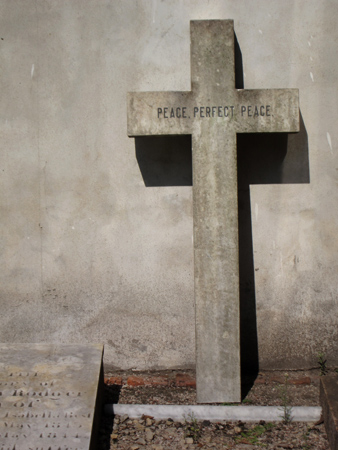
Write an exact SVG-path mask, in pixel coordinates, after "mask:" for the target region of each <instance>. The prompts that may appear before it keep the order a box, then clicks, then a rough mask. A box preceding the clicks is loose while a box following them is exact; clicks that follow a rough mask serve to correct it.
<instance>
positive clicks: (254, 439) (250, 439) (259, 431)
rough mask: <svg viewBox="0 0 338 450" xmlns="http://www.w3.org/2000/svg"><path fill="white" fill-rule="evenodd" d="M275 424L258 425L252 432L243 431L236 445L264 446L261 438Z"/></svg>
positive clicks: (236, 438) (236, 439) (237, 438)
mask: <svg viewBox="0 0 338 450" xmlns="http://www.w3.org/2000/svg"><path fill="white" fill-rule="evenodd" d="M274 426H275V425H274V424H273V423H270V422H269V423H265V424H264V425H256V426H255V427H254V428H251V429H250V430H246V431H242V432H241V434H240V436H237V437H235V441H236V443H242V444H251V445H264V444H262V443H260V442H259V438H260V437H261V436H262V435H263V434H264V433H265V432H266V431H268V430H270V429H271V428H273V427H274Z"/></svg>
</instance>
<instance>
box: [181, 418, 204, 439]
mask: <svg viewBox="0 0 338 450" xmlns="http://www.w3.org/2000/svg"><path fill="white" fill-rule="evenodd" d="M183 419H184V435H185V437H191V438H192V439H193V441H194V442H197V441H198V440H199V438H200V437H201V429H200V426H199V424H198V421H197V419H196V417H195V415H194V413H193V412H191V413H189V414H188V417H187V416H186V415H185V414H184V415H183Z"/></svg>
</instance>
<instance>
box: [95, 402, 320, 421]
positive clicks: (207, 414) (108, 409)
mask: <svg viewBox="0 0 338 450" xmlns="http://www.w3.org/2000/svg"><path fill="white" fill-rule="evenodd" d="M104 412H105V414H107V415H119V416H123V415H124V414H127V415H128V416H129V417H130V418H133V419H138V418H140V417H142V416H143V415H145V416H151V417H153V418H154V419H169V418H171V419H173V420H182V419H183V418H184V416H186V417H188V416H189V414H193V416H194V417H195V418H196V419H198V420H210V421H212V422H215V421H220V420H226V421H230V422H233V421H237V420H241V421H242V422H259V421H261V420H265V421H269V422H281V421H282V420H283V418H282V416H283V408H282V407H281V406H213V405H133V404H130V405H119V404H106V405H105V406H104ZM321 414H322V408H321V407H320V406H294V407H292V410H291V417H292V421H293V422H317V421H318V420H319V419H320V417H321Z"/></svg>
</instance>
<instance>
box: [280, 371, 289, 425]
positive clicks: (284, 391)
mask: <svg viewBox="0 0 338 450" xmlns="http://www.w3.org/2000/svg"><path fill="white" fill-rule="evenodd" d="M279 397H280V399H281V403H282V406H281V407H280V410H281V411H282V413H283V414H282V416H281V418H282V420H283V422H284V423H290V422H291V421H292V406H291V405H290V403H291V401H290V395H289V374H287V373H286V374H285V375H284V383H283V384H281V385H280V386H279Z"/></svg>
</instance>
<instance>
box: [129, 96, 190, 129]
mask: <svg viewBox="0 0 338 450" xmlns="http://www.w3.org/2000/svg"><path fill="white" fill-rule="evenodd" d="M190 98H191V93H190V92H184V91H182V92H170V91H168V92H130V93H128V97H127V102H128V136H129V137H133V136H151V135H170V134H173V135H178V134H191V132H192V131H191V123H192V118H191V115H190Z"/></svg>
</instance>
